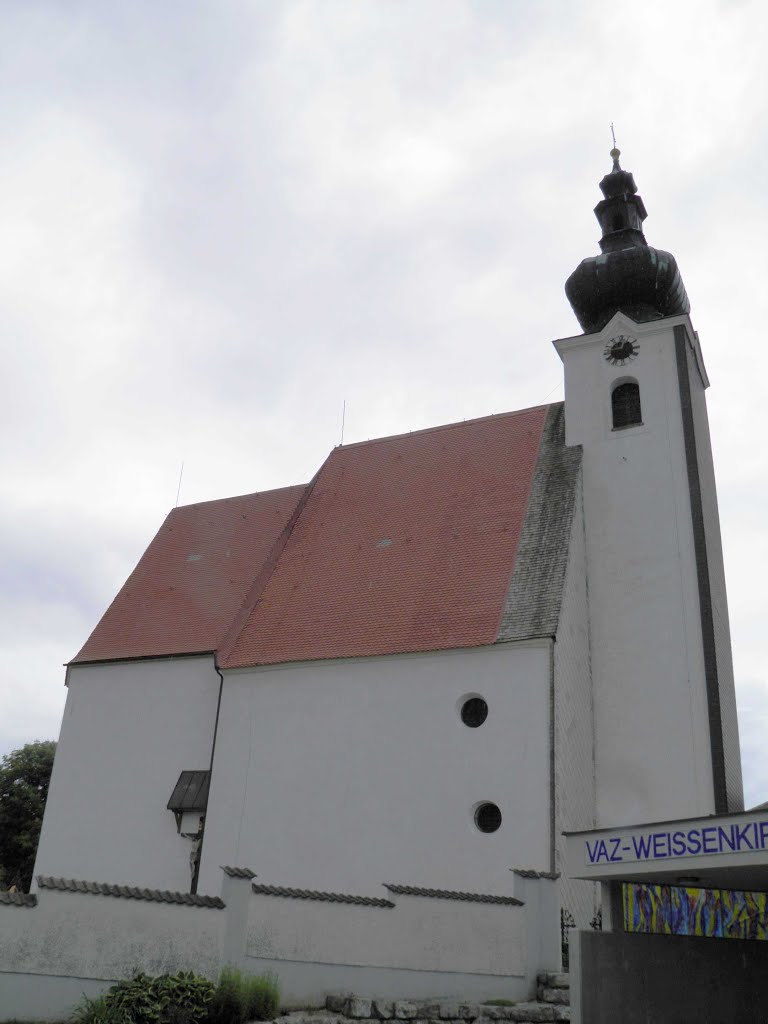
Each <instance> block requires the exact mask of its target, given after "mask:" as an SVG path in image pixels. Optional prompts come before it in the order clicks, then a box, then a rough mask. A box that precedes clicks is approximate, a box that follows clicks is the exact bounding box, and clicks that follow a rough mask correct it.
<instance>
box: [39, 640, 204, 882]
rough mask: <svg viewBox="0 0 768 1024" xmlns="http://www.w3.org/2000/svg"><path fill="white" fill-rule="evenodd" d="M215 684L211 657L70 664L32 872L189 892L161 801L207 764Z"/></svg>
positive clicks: (185, 854) (184, 843)
mask: <svg viewBox="0 0 768 1024" xmlns="http://www.w3.org/2000/svg"><path fill="white" fill-rule="evenodd" d="M218 687H219V677H218V676H217V675H216V672H215V671H214V668H213V660H212V658H210V657H202V658H176V659H168V658H166V659H158V660H147V661H135V662H121V663H112V664H104V665H75V666H72V667H71V668H70V670H69V690H68V693H67V702H66V707H65V710H64V719H63V722H62V727H61V735H60V738H59V745H58V749H57V751H56V758H55V763H54V768H53V775H52V777H51V788H50V793H49V797H48V803H47V806H46V810H45V817H44V820H43V827H42V832H41V837H40V845H39V848H38V854H37V861H36V864H35V876H37V875H38V874H42V875H52V876H56V877H63V878H75V879H86V880H90V881H102V882H114V883H119V884H123V885H140V886H151V887H154V888H160V889H171V890H181V891H189V887H190V882H191V874H190V866H189V854H190V846H191V843H190V840H188V839H184V838H183V837H182V836H180V835H178V833H177V831H176V823H175V820H174V816H173V813H172V812H171V811H169V810H168V809H167V808H166V804H167V803H168V799H169V798H170V795H171V792H172V791H173V787H174V785H175V784H176V781H177V779H178V777H179V774H180V772H182V771H184V770H189V769H201V770H202V769H207V768H208V767H209V764H210V757H211V743H212V739H213V729H214V721H215V717H216V704H217V700H218ZM215 885H216V889H215V891H218V885H219V881H218V878H217V879H216V880H215Z"/></svg>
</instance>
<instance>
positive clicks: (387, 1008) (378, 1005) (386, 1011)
mask: <svg viewBox="0 0 768 1024" xmlns="http://www.w3.org/2000/svg"><path fill="white" fill-rule="evenodd" d="M372 1009H373V1016H374V1017H377V1018H378V1019H379V1020H390V1019H391V1018H392V1014H393V1013H394V1008H393V1004H392V1000H391V999H374V1000H373V1006H372Z"/></svg>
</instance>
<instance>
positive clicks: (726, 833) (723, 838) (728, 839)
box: [717, 825, 736, 853]
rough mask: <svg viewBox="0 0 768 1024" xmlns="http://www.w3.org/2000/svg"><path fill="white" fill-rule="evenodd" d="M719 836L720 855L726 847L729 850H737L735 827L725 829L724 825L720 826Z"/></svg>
mask: <svg viewBox="0 0 768 1024" xmlns="http://www.w3.org/2000/svg"><path fill="white" fill-rule="evenodd" d="M717 835H718V838H719V840H720V853H722V852H723V849H724V847H726V846H727V847H728V849H729V850H735V849H736V840H735V839H734V837H733V825H731V827H730V829H727V828H723V826H722V825H719V826H718V829H717Z"/></svg>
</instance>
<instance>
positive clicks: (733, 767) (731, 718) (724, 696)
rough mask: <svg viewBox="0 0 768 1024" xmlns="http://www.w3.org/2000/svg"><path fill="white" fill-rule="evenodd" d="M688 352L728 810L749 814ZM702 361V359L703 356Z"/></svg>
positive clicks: (705, 457) (709, 487)
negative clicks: (745, 797)
mask: <svg viewBox="0 0 768 1024" xmlns="http://www.w3.org/2000/svg"><path fill="white" fill-rule="evenodd" d="M694 344H695V345H696V348H694V346H693V344H689V345H687V346H686V354H687V358H688V366H689V376H690V382H691V408H692V414H693V422H694V430H695V433H696V454H697V461H698V467H699V476H700V481H701V498H702V512H703V517H704V530H705V534H706V538H707V552H708V556H709V557H708V559H707V566H708V570H709V584H710V593H711V599H712V616H713V623H714V633H715V647H716V652H717V675H718V683H719V692H720V717H721V722H722V731H723V753H724V756H725V778H726V788H727V792H728V810H729V811H739V810H743V809H744V789H743V784H742V776H741V747H740V743H739V724H738V718H737V711H736V688H735V685H734V678H733V657H732V653H731V631H730V626H729V618H728V596H727V591H726V586H725V566H724V562H723V545H722V538H721V534H720V515H719V512H718V508H717V485H716V483H715V467H714V461H713V455H712V444H711V435H710V432H709V417H708V415H707V401H706V394H705V385H704V381H703V380H702V377H701V375H700V374H699V371H698V359H697V351H696V349H697V348H698V341H697V340H696V341H695V342H694ZM699 357H700V356H699Z"/></svg>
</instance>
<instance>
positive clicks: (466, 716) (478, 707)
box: [461, 697, 488, 729]
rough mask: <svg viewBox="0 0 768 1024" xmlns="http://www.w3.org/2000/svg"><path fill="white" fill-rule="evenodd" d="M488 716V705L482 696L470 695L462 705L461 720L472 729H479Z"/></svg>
mask: <svg viewBox="0 0 768 1024" xmlns="http://www.w3.org/2000/svg"><path fill="white" fill-rule="evenodd" d="M487 717H488V705H487V704H486V703H485V701H484V700H483V698H482V697H470V698H469V700H465V701H464V703H463V704H462V705H461V720H462V722H463V723H464V725H468V726H469V728H470V729H477V727H478V726H479V725H482V724H483V722H484V721H485V720H486V718H487Z"/></svg>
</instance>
